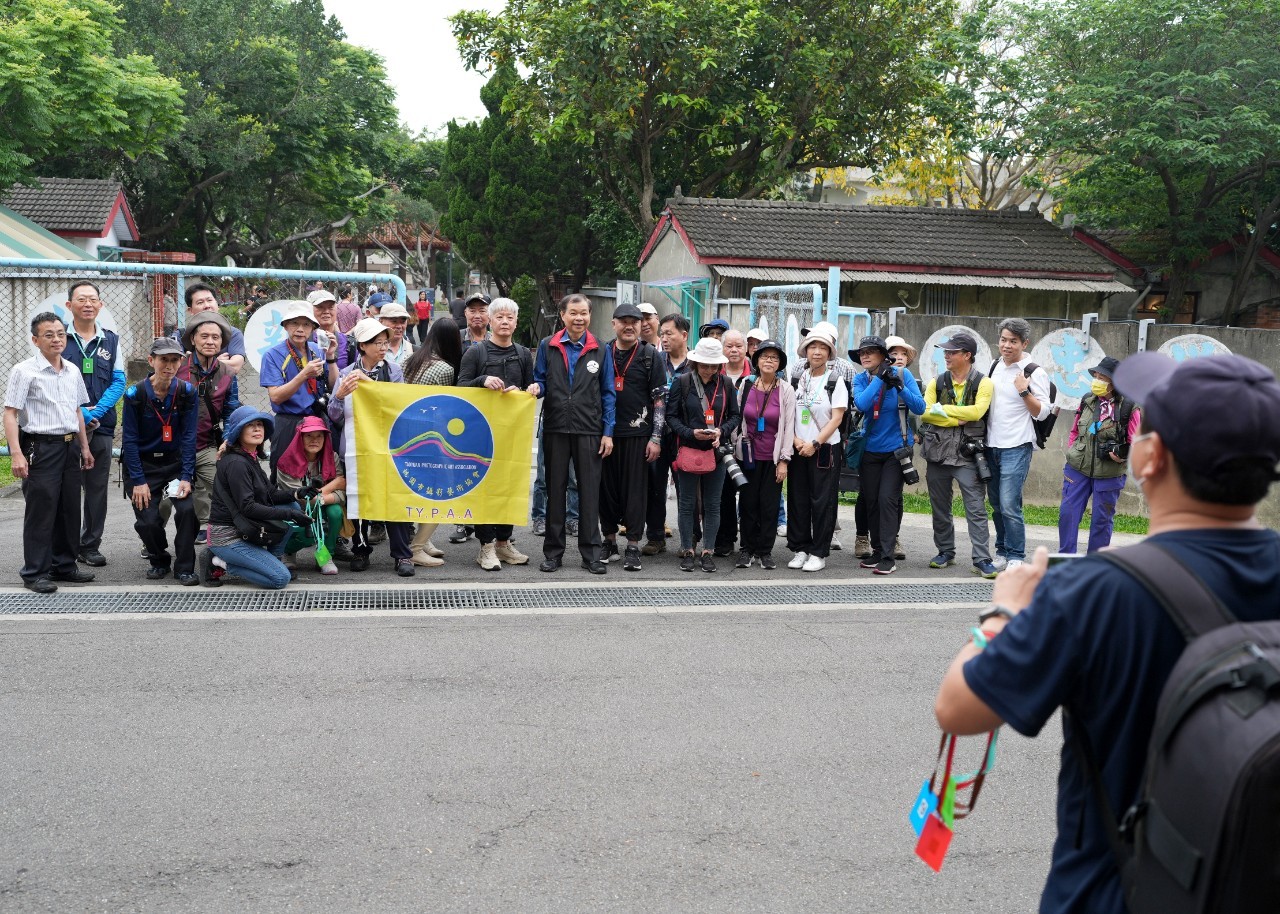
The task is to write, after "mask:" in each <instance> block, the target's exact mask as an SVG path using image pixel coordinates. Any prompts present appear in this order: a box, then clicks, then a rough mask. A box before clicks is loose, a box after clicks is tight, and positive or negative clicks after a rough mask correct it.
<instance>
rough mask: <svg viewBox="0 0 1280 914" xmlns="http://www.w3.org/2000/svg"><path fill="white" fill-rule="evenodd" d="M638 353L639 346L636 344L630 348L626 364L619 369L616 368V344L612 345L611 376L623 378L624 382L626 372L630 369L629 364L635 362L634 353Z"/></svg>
mask: <svg viewBox="0 0 1280 914" xmlns="http://www.w3.org/2000/svg"><path fill="white" fill-rule="evenodd" d="M639 351H640V344H639V343H636V344H635V345H634V346H632V347H631V355H630V356H628V357H627V364H625V365H623V366H622V368H621V369H619V368H618V344H617V342H615V343H614V344H613V376H614V377H615V378H623V379H624V380H625V379H626V376H627V370H628V369H629V368H631V363H632V361H634V360H635V357H636V353H637V352H639ZM650 364H652V363H650Z"/></svg>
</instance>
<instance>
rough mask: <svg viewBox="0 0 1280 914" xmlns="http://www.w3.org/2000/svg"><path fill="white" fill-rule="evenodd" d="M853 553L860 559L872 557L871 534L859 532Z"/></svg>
mask: <svg viewBox="0 0 1280 914" xmlns="http://www.w3.org/2000/svg"><path fill="white" fill-rule="evenodd" d="M853 554H854V555H856V556H857V557H858V558H860V559H869V558H871V534H869V533H859V534H858V535H857V536H856V537H854V540H853Z"/></svg>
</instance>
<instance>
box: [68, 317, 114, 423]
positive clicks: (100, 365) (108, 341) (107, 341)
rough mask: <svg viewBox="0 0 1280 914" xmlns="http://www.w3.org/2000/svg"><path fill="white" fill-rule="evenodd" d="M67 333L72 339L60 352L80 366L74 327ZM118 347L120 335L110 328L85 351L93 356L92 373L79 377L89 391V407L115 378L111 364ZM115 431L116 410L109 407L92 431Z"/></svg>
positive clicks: (99, 397)
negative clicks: (82, 379)
mask: <svg viewBox="0 0 1280 914" xmlns="http://www.w3.org/2000/svg"><path fill="white" fill-rule="evenodd" d="M68 335H69V336H71V337H74V339H71V340H68V341H67V348H66V350H65V351H64V352H63V354H62V355H63V358H65V359H67V361H69V362H72V363H73V364H75V365H76V366H77V367H82V366H81V365H80V360H81V358H82V356H81V354H80V347H79V346H78V345H77V343H78V342H79V336H78V335H77V334H76V331H75V328H74V327H72V328H71V330H70V332H69V334H68ZM119 348H120V337H118V336H116V335H115V333H113V332H112V331H110V330H103V331H102V332H101V335H100V336H99V337H98V342H97V343H96V344H94V345H93V346H92V347H91V348H90V350H89V352H88V353H87V354H88V355H89V356H91V357H92V358H93V373H92V374H81V375H80V377H82V378H84V386H85V389H86V390H88V392H89V405H90V406H91V407H92V406H97V405H98V401H99V400H101V399H102V395H103V394H105V393H106V392H107V388H108V387H110V386H111V382H112V381H114V380H115V372H114V371H112V366H113V365H115V363H116V351H117V350H118V349H119ZM115 431H116V411H115V410H114V409H109V410H107V411H106V412H105V413H103V414H102V418H101V419H99V420H98V427H97V428H96V429H94V432H93V433H94V434H95V435H107V436H109V437H112V436H114V435H115Z"/></svg>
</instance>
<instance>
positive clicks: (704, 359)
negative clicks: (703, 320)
mask: <svg viewBox="0 0 1280 914" xmlns="http://www.w3.org/2000/svg"><path fill="white" fill-rule="evenodd" d="M689 361H690V362H697V363H698V364H699V365H728V364H729V360H728V359H727V358H725V355H724V346H722V345H721V344H720V341H719V340H716V339H712V338H711V337H703V338H702V339H700V340H698V345H697V346H694V347H693V348H692V349H690V350H689Z"/></svg>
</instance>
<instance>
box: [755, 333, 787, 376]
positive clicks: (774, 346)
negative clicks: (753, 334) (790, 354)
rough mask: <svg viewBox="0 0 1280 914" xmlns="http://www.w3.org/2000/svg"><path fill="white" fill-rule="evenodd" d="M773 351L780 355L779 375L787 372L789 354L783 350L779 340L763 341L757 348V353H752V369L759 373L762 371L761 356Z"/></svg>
mask: <svg viewBox="0 0 1280 914" xmlns="http://www.w3.org/2000/svg"><path fill="white" fill-rule="evenodd" d="M767 351H772V352H776V353H777V354H778V373H779V374H781V373H782V372H784V371H786V370H787V353H786V352H785V351H784V350H783V348H782V344H781V343H779V342H778V341H777V340H761V341H760V345H759V346H757V347H756V351H755V352H753V353H751V367H752V368H754V369H755V370H756V371H757V372H759V371H760V355H761V353H764V352H767Z"/></svg>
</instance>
